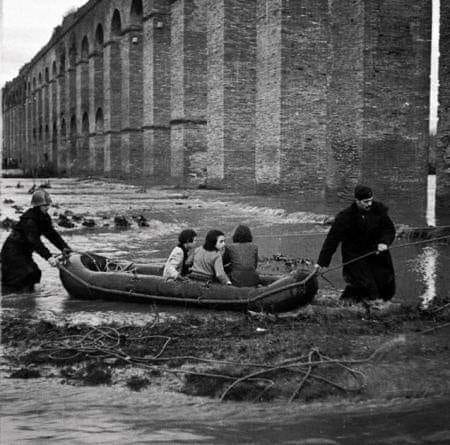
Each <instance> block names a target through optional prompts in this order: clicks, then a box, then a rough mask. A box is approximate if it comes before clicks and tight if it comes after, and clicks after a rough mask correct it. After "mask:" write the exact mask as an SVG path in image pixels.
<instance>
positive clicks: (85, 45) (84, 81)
mask: <svg viewBox="0 0 450 445" xmlns="http://www.w3.org/2000/svg"><path fill="white" fill-rule="evenodd" d="M88 57H89V41H88V38H87V36H84V37H83V40H82V41H81V66H80V70H81V79H80V80H81V89H80V92H79V93H78V94H80V96H81V109H84V110H87V109H88V108H89V66H88V63H87V62H88Z"/></svg>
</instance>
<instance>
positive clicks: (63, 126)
mask: <svg viewBox="0 0 450 445" xmlns="http://www.w3.org/2000/svg"><path fill="white" fill-rule="evenodd" d="M66 141H67V125H66V119H64V118H62V119H61V142H62V143H63V144H65V143H66Z"/></svg>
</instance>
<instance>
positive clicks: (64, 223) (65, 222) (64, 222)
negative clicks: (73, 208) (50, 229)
mask: <svg viewBox="0 0 450 445" xmlns="http://www.w3.org/2000/svg"><path fill="white" fill-rule="evenodd" d="M56 224H58V226H60V227H65V228H67V229H71V228H72V227H75V224H74V223H73V222H72V221H70V220H69V218H67V216H66V215H65V214H62V213H61V214H60V215H59V217H58V221H57V222H56Z"/></svg>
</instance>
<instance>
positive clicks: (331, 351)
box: [2, 300, 450, 402]
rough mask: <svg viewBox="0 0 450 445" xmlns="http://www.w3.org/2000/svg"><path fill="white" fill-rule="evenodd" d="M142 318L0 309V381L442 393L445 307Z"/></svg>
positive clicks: (317, 308)
mask: <svg viewBox="0 0 450 445" xmlns="http://www.w3.org/2000/svg"><path fill="white" fill-rule="evenodd" d="M153 317H154V319H153V320H152V321H150V322H148V323H146V324H145V325H143V326H133V325H129V324H118V323H112V324H111V323H110V324H100V325H96V326H92V325H87V324H77V325H75V324H72V323H67V322H64V320H63V319H61V318H60V319H58V318H54V319H51V318H47V319H46V320H45V319H42V318H41V319H37V318H34V317H33V316H26V315H24V314H21V315H17V314H16V313H14V312H10V311H4V312H3V319H2V344H3V348H4V358H6V359H7V362H8V367H9V370H8V374H9V377H12V378H36V377H49V378H52V379H57V380H58V381H59V383H63V384H69V385H115V384H117V385H122V386H125V387H127V388H129V389H130V390H145V388H146V387H147V386H150V385H156V386H159V387H161V388H163V389H164V390H165V391H176V392H181V393H185V394H188V395H195V396H204V397H210V398H215V399H221V400H229V399H230V400H246V401H252V402H256V401H272V400H290V401H293V402H295V401H296V400H298V401H301V402H312V401H326V402H330V401H334V402H342V401H343V400H345V401H354V402H357V401H361V400H372V399H379V400H390V399H392V398H398V397H406V398H421V397H424V396H426V397H430V396H447V395H449V389H450V387H449V382H450V378H449V377H450V374H449V369H450V367H449V365H450V363H449V362H450V356H449V335H448V330H449V329H450V327H449V326H448V322H449V318H450V314H449V308H448V307H444V305H442V306H440V307H435V306H433V307H432V308H430V309H428V310H427V311H423V310H419V309H417V308H414V307H410V306H409V307H408V306H402V305H394V307H390V308H387V309H383V310H372V311H370V313H367V310H366V309H365V308H363V307H360V306H359V305H355V306H351V307H343V306H341V304H340V303H339V302H337V301H336V302H335V304H333V306H331V307H330V300H328V301H327V302H324V304H323V305H321V304H320V301H318V302H316V304H315V305H312V306H310V307H307V308H305V309H303V310H302V311H300V312H296V313H295V314H293V313H291V314H282V315H280V316H279V317H277V318H276V317H267V316H263V315H261V314H234V313H214V312H213V313H205V312H198V311H189V312H187V313H185V314H183V315H178V316H177V317H174V318H171V319H166V320H164V321H161V320H160V319H159V317H158V314H157V312H154V314H153Z"/></svg>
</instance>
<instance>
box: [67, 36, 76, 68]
mask: <svg viewBox="0 0 450 445" xmlns="http://www.w3.org/2000/svg"><path fill="white" fill-rule="evenodd" d="M68 53H69V68H75V64H76V62H77V40H76V37H75V34H72V35H71V36H70V40H69V50H68Z"/></svg>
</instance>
